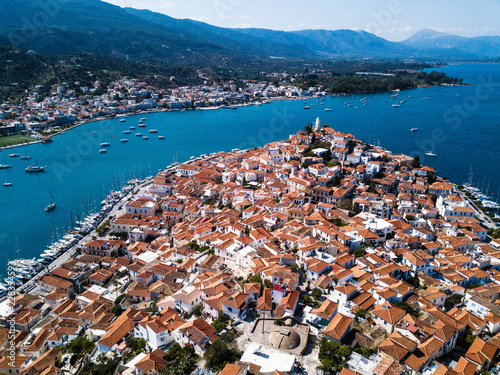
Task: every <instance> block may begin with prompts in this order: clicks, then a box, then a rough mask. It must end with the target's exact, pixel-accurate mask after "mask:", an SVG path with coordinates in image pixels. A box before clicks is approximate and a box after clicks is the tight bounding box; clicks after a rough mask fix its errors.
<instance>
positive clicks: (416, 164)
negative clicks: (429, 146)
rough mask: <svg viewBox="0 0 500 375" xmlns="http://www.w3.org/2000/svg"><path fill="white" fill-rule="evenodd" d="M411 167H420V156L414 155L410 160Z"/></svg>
mask: <svg viewBox="0 0 500 375" xmlns="http://www.w3.org/2000/svg"><path fill="white" fill-rule="evenodd" d="M411 167H412V168H420V157H419V156H415V158H414V159H413V160H412V161H411Z"/></svg>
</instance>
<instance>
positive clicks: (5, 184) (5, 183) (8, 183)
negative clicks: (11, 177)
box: [3, 182, 12, 186]
mask: <svg viewBox="0 0 500 375" xmlns="http://www.w3.org/2000/svg"><path fill="white" fill-rule="evenodd" d="M3 186H12V182H4V184H3Z"/></svg>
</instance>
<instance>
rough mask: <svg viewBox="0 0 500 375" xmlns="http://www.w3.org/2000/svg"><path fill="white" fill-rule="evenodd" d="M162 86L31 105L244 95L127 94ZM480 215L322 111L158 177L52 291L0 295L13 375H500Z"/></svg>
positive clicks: (111, 104) (455, 192)
mask: <svg viewBox="0 0 500 375" xmlns="http://www.w3.org/2000/svg"><path fill="white" fill-rule="evenodd" d="M124 87H127V88H128V94H124V91H123V90H122V89H123V88H124ZM89 90H92V88H89ZM148 90H149V88H147V87H142V86H141V84H140V83H139V82H133V81H132V80H122V81H120V82H118V83H116V84H114V85H113V86H112V87H108V93H107V94H105V95H104V96H102V97H100V98H95V97H94V98H92V99H91V100H90V101H89V103H88V104H86V105H82V104H80V103H81V101H84V100H85V98H79V99H75V100H73V99H71V98H70V95H69V93H67V92H65V91H64V90H61V92H60V93H59V94H61V95H60V96H59V95H55V97H56V98H57V99H54V101H53V102H52V101H51V100H50V99H45V100H44V101H42V102H40V103H38V102H37V100H36V97H31V98H30V100H29V101H28V103H27V105H26V107H25V108H23V109H22V110H21V111H20V112H19V115H21V116H23V117H24V118H25V119H26V121H34V120H36V119H38V120H40V119H43V120H44V121H46V123H48V122H49V121H51V119H52V118H55V117H56V116H60V118H66V116H68V115H69V116H75V117H76V118H82V116H100V115H102V114H107V113H108V111H110V112H113V113H126V112H127V110H128V108H137V106H141V105H144V106H145V107H148V106H152V105H154V106H162V104H167V105H168V106H171V105H172V103H180V104H179V105H181V106H183V105H184V104H182V103H183V102H182V100H181V98H186V100H187V102H188V103H192V102H193V100H194V102H195V106H196V105H197V104H196V103H210V104H211V105H215V104H217V103H218V102H217V101H218V100H219V101H221V103H222V101H227V100H228V99H229V98H230V97H236V98H237V97H238V96H241V95H247V93H246V92H243V93H242V92H238V91H237V90H233V88H231V89H230V93H228V92H225V91H224V90H223V88H212V89H207V90H204V89H203V88H198V89H193V88H192V89H186V90H185V91H183V89H179V90H178V91H177V92H176V93H173V94H172V96H169V97H167V98H163V99H159V96H155V95H158V94H154V93H151V92H150V93H149V94H151V96H152V97H151V99H148V101H143V102H142V104H138V103H137V101H136V100H130V96H127V95H134V96H136V97H139V96H141V95H144V94H145V93H146V92H147V91H148ZM248 90H252V91H254V92H252V93H250V94H248V95H254V94H255V91H259V92H263V93H265V92H266V88H265V87H264V86H262V87H253V88H249V89H248ZM58 91H59V90H58ZM122 95H123V96H122ZM228 95H229V97H228ZM264 96H266V95H264ZM200 105H201V104H200ZM49 108H50V109H49ZM3 109H4V111H5V110H6V109H7V108H5V107H4V108H3ZM9 110H13V109H12V108H11V109H9ZM40 116H41V117H40ZM71 118H73V117H71ZM37 124H38V122H37ZM483 220H484V219H483V215H482V213H481V212H479V211H477V210H476V209H475V207H474V206H473V205H472V204H471V203H470V202H469V200H468V199H467V197H466V196H465V195H464V194H463V193H462V192H461V191H460V190H459V189H458V187H457V186H455V185H454V184H452V183H450V182H449V181H447V180H444V179H442V178H441V177H439V176H438V174H437V171H435V170H434V169H433V168H431V167H429V166H424V165H420V163H419V161H418V159H413V158H411V157H408V156H406V155H402V154H393V153H391V152H390V151H388V150H385V149H383V148H381V147H378V146H373V145H369V144H367V143H365V142H363V141H361V140H358V139H356V137H355V136H354V135H352V134H344V133H342V132H339V131H336V130H334V129H333V128H331V127H330V126H328V125H325V124H321V122H320V120H319V119H318V120H317V121H316V124H315V125H311V126H306V128H305V130H304V131H301V132H299V133H297V134H292V135H290V136H289V139H287V140H281V141H276V142H273V143H270V144H267V145H265V146H262V147H260V148H255V149H248V150H233V151H231V152H219V153H214V154H210V155H205V156H203V157H199V158H197V159H194V160H191V161H189V162H187V163H183V164H177V165H173V166H171V167H169V168H168V169H166V170H163V171H161V172H159V173H158V174H157V175H156V176H155V177H154V178H152V179H151V180H150V181H149V183H147V184H146V185H144V187H143V188H141V189H139V190H138V192H137V193H136V194H135V195H134V196H133V197H132V198H130V199H129V200H128V201H127V202H126V203H125V204H123V205H121V206H120V207H117V210H116V211H113V213H112V215H110V216H109V217H108V220H106V221H105V222H104V226H105V228H104V230H101V231H99V233H97V232H93V233H92V234H91V238H90V239H89V240H88V241H86V242H85V243H83V244H82V246H81V248H80V249H79V251H78V253H77V255H75V256H74V257H72V258H71V259H69V260H67V261H66V262H64V263H63V264H61V265H59V266H58V267H56V268H54V269H52V270H51V271H50V272H49V273H47V274H45V275H44V276H43V277H42V278H41V279H40V280H39V281H38V282H37V288H34V289H32V290H30V292H29V293H27V292H23V293H21V294H17V295H15V296H14V295H10V294H9V295H8V296H6V297H4V298H2V299H1V300H0V316H1V318H0V325H1V326H2V327H1V328H0V337H1V338H0V345H1V353H0V354H1V355H2V357H1V358H0V363H1V364H0V373H4V374H44V375H45V374H47V375H48V374H77V373H79V371H81V370H82V369H83V368H86V369H87V370H88V369H90V370H91V371H93V372H92V373H95V374H111V373H121V374H130V375H135V374H137V375H139V374H151V375H153V374H175V375H182V374H220V375H243V374H246V375H249V374H254V375H259V374H272V375H283V374H309V375H313V374H325V375H326V374H341V375H355V374H357V375H372V374H377V375H402V374H411V375H420V374H422V375H431V374H439V375H474V374H477V373H481V374H487V373H489V372H491V374H496V373H499V371H500V367H499V366H498V365H497V363H498V359H499V358H500V299H499V298H498V297H499V296H500V240H493V239H491V238H490V237H489V236H488V233H487V232H488V229H489V227H488V226H487V225H486V223H484V222H483ZM488 371H489V372H488Z"/></svg>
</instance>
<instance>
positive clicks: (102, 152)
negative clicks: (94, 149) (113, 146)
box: [99, 148, 108, 154]
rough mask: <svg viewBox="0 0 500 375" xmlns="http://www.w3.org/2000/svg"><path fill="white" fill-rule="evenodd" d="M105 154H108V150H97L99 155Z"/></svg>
mask: <svg viewBox="0 0 500 375" xmlns="http://www.w3.org/2000/svg"><path fill="white" fill-rule="evenodd" d="M106 152H108V150H106V149H105V148H103V149H102V150H99V153H101V154H105V153H106Z"/></svg>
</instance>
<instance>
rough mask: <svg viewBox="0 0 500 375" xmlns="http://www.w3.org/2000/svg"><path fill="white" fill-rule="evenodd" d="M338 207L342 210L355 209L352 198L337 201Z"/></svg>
mask: <svg viewBox="0 0 500 375" xmlns="http://www.w3.org/2000/svg"><path fill="white" fill-rule="evenodd" d="M337 208H340V209H342V210H347V211H352V210H353V205H352V199H342V200H341V201H340V202H338V203H337Z"/></svg>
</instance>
